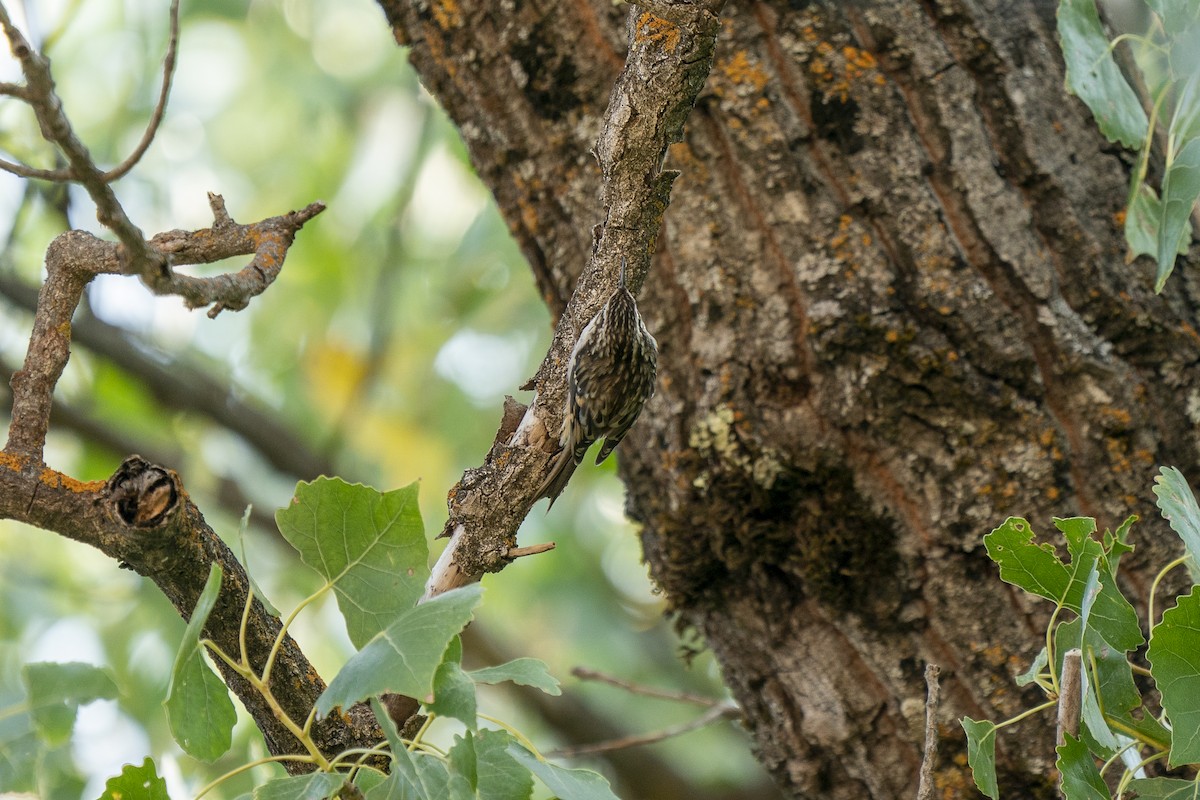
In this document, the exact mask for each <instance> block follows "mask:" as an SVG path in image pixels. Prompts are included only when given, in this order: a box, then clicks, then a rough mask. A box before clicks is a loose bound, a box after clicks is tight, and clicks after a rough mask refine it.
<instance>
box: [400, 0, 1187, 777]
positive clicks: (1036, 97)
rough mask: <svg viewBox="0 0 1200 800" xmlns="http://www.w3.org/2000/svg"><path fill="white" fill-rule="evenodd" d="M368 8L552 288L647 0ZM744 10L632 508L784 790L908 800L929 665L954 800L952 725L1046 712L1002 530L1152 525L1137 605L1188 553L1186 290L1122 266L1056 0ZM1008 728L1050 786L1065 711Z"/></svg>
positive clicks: (662, 305) (670, 245)
mask: <svg viewBox="0 0 1200 800" xmlns="http://www.w3.org/2000/svg"><path fill="white" fill-rule="evenodd" d="M382 1H383V5H384V6H385V9H386V10H387V12H388V15H389V19H390V21H391V23H392V24H393V26H394V27H395V30H396V33H397V37H398V40H399V41H401V42H404V43H406V44H409V45H411V47H412V60H413V62H414V64H415V65H416V67H417V69H418V71H419V72H420V74H421V76H422V79H423V81H424V82H425V84H426V86H428V87H429V88H430V90H431V91H432V92H433V93H434V94H435V95H436V96H437V97H438V98H439V99H440V100H441V102H442V103H443V104H444V105H445V106H446V108H447V109H448V111H449V113H450V115H451V116H452V117H453V118H454V119H455V121H456V122H457V123H458V124H459V126H460V128H461V129H462V133H463V137H464V139H465V140H466V143H467V146H468V147H469V149H470V151H471V154H472V158H473V159H474V162H475V165H476V167H477V168H478V169H479V172H480V174H481V175H482V177H483V179H484V180H485V181H486V182H487V183H488V185H489V186H490V187H491V188H492V190H493V191H494V192H495V194H496V197H497V199H498V201H499V203H500V207H501V210H502V211H503V213H504V214H505V216H506V218H507V219H508V220H509V225H510V227H511V229H512V231H513V234H514V236H515V237H516V238H517V240H518V241H519V242H520V244H521V245H522V247H523V248H524V251H525V253H526V255H527V257H528V258H529V261H530V263H531V265H532V268H533V270H534V273H535V275H536V276H537V278H538V281H539V285H540V286H541V288H542V290H543V292H544V293H545V296H546V300H547V303H548V304H549V305H550V306H551V308H552V309H553V310H555V311H556V312H557V311H561V309H562V307H563V305H564V304H565V301H566V298H567V297H569V296H570V292H571V288H572V286H573V285H574V281H575V279H576V277H577V276H578V274H579V270H580V269H581V267H582V265H583V264H584V263H585V261H586V259H587V256H588V253H589V248H590V246H591V241H592V237H591V228H592V225H594V224H595V223H597V222H599V221H600V220H601V219H602V218H603V216H604V209H602V208H598V207H597V206H596V203H595V198H596V197H597V195H598V184H597V182H598V177H599V173H598V170H597V168H596V166H595V162H594V160H593V158H592V156H591V155H590V152H589V151H590V148H591V147H592V145H593V143H594V140H595V137H596V134H597V132H598V126H599V120H600V117H601V115H602V114H603V112H604V108H605V105H606V102H607V98H608V92H609V89H610V87H611V85H612V82H613V79H614V78H615V76H616V74H617V73H618V72H619V70H620V67H621V64H622V60H623V53H624V49H625V44H624V42H625V41H626V38H627V37H626V32H625V30H626V29H625V19H626V15H627V10H626V9H625V7H623V6H614V4H612V3H610V2H609V0H587V1H586V2H585V1H584V0H580V2H574V3H554V2H528V1H527V2H521V3H510V4H495V3H477V2H450V0H432V2H428V3H411V4H410V3H401V2H399V0H382ZM632 13H634V14H637V13H639V10H638V9H634V10H633V12H632ZM723 16H724V28H723V31H722V36H721V39H720V41H719V45H718V54H717V59H716V66H715V67H714V69H713V72H712V74H711V76H710V79H709V82H708V85H707V87H706V90H705V92H704V93H703V94H702V96H701V100H700V102H699V103H698V105H697V107H696V109H695V110H694V112H693V114H692V116H691V118H690V119H689V122H688V126H687V137H686V141H685V142H683V143H681V144H679V145H676V146H675V147H674V148H673V149H672V150H671V153H670V158H669V163H668V166H669V167H672V168H675V169H679V170H681V172H682V176H681V177H680V178H679V180H678V181H677V182H676V184H675V188H674V191H673V195H672V202H671V206H670V208H669V210H668V212H667V216H666V223H665V227H664V231H663V235H662V236H661V237H660V239H659V252H658V253H657V256H656V258H655V263H654V268H653V270H652V271H651V273H650V275H649V278H648V279H647V282H646V285H645V288H644V290H643V293H642V296H641V299H640V305H641V308H642V312H643V315H644V316H645V317H646V320H647V324H648V326H649V327H650V329H651V330H652V332H653V333H654V334H655V336H656V337H657V338H658V341H659V345H660V349H661V355H660V367H659V376H660V378H659V387H658V394H657V395H656V396H655V397H654V398H653V400H652V401H651V402H650V403H649V405H648V406H647V408H646V410H645V412H644V414H643V416H642V419H641V421H640V422H639V423H638V425H637V426H636V427H635V428H634V430H633V432H632V433H631V434H630V435H629V437H628V438H627V439H626V442H625V444H623V445H622V446H621V448H620V450H621V453H620V456H621V471H622V474H623V476H624V478H625V480H626V482H627V483H628V485H629V487H630V497H629V510H630V513H631V515H632V516H633V517H634V518H635V519H637V520H639V521H640V522H642V523H643V525H644V528H643V533H642V539H643V544H644V547H645V553H646V557H647V559H648V561H649V563H650V565H651V568H652V571H653V575H654V577H655V579H656V580H657V581H658V583H659V584H660V585H661V586H662V587H663V589H664V590H665V591H666V593H667V596H668V597H669V598H670V601H671V603H672V606H673V608H674V609H675V610H676V611H678V612H679V614H680V618H681V620H682V621H683V623H685V624H686V625H688V626H692V627H694V628H695V629H697V630H698V631H699V632H701V633H702V634H703V635H704V637H705V639H706V640H707V642H708V645H709V646H710V647H711V648H712V649H713V651H714V652H715V653H716V655H717V656H718V658H719V659H720V662H721V664H722V666H723V668H724V670H725V675H726V678H727V680H728V682H729V685H730V687H731V689H732V690H733V692H734V694H735V696H736V698H737V699H738V701H739V702H740V703H741V704H742V706H743V708H744V709H745V713H746V720H747V727H748V728H749V730H750V732H751V734H752V736H753V739H754V741H755V744H756V749H757V753H758V756H759V758H760V759H761V760H762V762H763V763H764V764H765V765H766V766H767V767H768V768H769V769H770V770H771V771H772V773H773V774H774V775H775V777H776V779H777V780H778V781H779V783H780V785H781V786H782V787H783V788H784V789H785V791H787V792H789V793H790V794H792V795H794V796H797V797H814V798H816V797H820V798H856V799H857V798H864V797H872V798H892V797H905V796H912V795H913V794H914V793H915V787H916V775H917V770H918V767H919V764H920V759H921V751H920V748H921V739H922V722H923V719H922V714H923V703H922V701H923V697H924V689H925V687H924V683H923V679H922V670H923V666H924V664H925V662H929V661H931V662H934V663H937V664H938V665H940V666H941V668H942V676H943V677H942V698H943V700H942V708H941V718H940V723H941V732H942V735H943V738H944V741H943V746H942V750H941V758H940V760H939V763H938V766H937V770H936V779H937V784H938V786H939V787H940V788H941V789H942V790H943V791H944V792H949V793H951V794H959V793H961V792H967V791H968V789H969V787H970V786H971V778H970V775H969V773H968V771H967V769H966V767H965V766H964V761H965V759H963V758H961V757H960V756H961V754H962V753H963V752H964V750H965V746H964V743H963V740H962V735H961V730H960V729H959V728H958V726H957V723H956V719H957V718H958V717H959V716H961V715H963V714H968V715H971V716H973V717H976V718H983V717H988V718H993V719H999V718H1004V717H1006V716H1009V715H1011V714H1013V713H1015V712H1016V711H1018V710H1019V709H1022V708H1024V707H1027V706H1028V705H1031V704H1032V703H1033V702H1034V701H1035V700H1036V699H1037V697H1036V695H1035V694H1032V693H1031V692H1026V693H1020V692H1017V691H1015V689H1014V684H1013V682H1012V676H1013V675H1014V674H1015V673H1017V672H1020V671H1023V669H1024V668H1025V667H1026V666H1027V665H1028V663H1029V661H1030V660H1031V659H1032V657H1033V656H1034V655H1035V654H1036V652H1037V650H1038V649H1039V647H1040V645H1041V639H1040V636H1041V630H1042V626H1043V625H1044V623H1045V617H1044V609H1043V608H1041V607H1038V606H1037V605H1036V604H1032V603H1028V602H1027V601H1026V598H1025V597H1024V596H1023V595H1022V594H1020V593H1019V592H1016V591H1012V590H1010V589H1008V588H1006V587H1005V586H1004V585H1003V584H1001V583H1000V581H999V579H998V578H997V576H996V571H995V569H994V568H993V566H992V565H991V563H990V562H989V561H988V560H987V558H986V555H985V553H984V548H983V545H982V542H981V537H982V535H983V534H984V533H986V532H987V531H988V530H990V529H991V528H993V527H995V526H996V525H998V524H999V523H1000V522H1002V521H1003V519H1004V518H1005V517H1006V516H1008V515H1020V516H1025V517H1028V518H1029V519H1030V520H1031V521H1032V522H1033V523H1034V526H1035V529H1049V528H1050V524H1049V519H1050V518H1051V517H1052V516H1071V515H1074V514H1084V515H1089V516H1096V517H1097V518H1098V520H1099V523H1100V525H1101V526H1102V527H1103V526H1111V527H1115V526H1116V525H1117V524H1119V523H1120V522H1121V521H1122V520H1123V519H1124V518H1125V517H1126V516H1127V515H1129V514H1132V513H1137V514H1139V515H1141V517H1142V519H1143V522H1142V523H1141V524H1140V525H1139V526H1137V527H1135V533H1134V536H1133V540H1134V542H1135V543H1136V544H1137V545H1138V550H1137V552H1136V553H1135V554H1133V556H1131V557H1129V558H1128V559H1127V560H1126V561H1125V562H1123V564H1127V571H1126V574H1125V576H1124V578H1125V580H1126V582H1127V585H1126V586H1125V587H1124V588H1125V589H1126V591H1127V592H1128V593H1130V594H1131V595H1133V596H1136V597H1138V598H1142V599H1144V598H1145V596H1146V590H1147V588H1148V585H1149V579H1148V578H1149V576H1152V575H1153V571H1154V570H1155V569H1156V568H1157V567H1158V566H1161V565H1162V564H1163V563H1165V561H1166V560H1167V559H1168V558H1170V557H1172V556H1173V555H1174V553H1175V551H1176V549H1177V548H1176V545H1175V543H1174V540H1173V537H1172V536H1171V535H1170V534H1169V532H1168V531H1167V529H1166V526H1165V524H1163V523H1162V522H1161V521H1160V520H1159V519H1158V517H1157V514H1156V512H1155V510H1154V508H1153V505H1152V500H1153V496H1152V494H1151V492H1150V486H1151V482H1152V479H1153V476H1154V474H1155V471H1156V467H1157V465H1159V464H1174V465H1177V466H1179V467H1180V468H1181V469H1182V470H1183V471H1184V473H1185V474H1188V475H1191V476H1192V477H1195V476H1197V475H1200V467H1198V463H1197V462H1198V460H1200V459H1198V457H1197V455H1198V454H1197V440H1196V437H1195V435H1194V434H1193V433H1192V427H1193V424H1194V422H1195V418H1196V417H1197V416H1198V415H1200V379H1198V373H1197V372H1196V371H1195V370H1192V369H1189V366H1190V365H1192V364H1193V363H1195V362H1196V360H1197V358H1198V357H1200V336H1198V335H1197V333H1196V325H1197V323H1196V312H1195V309H1196V308H1197V299H1198V298H1197V294H1198V292H1197V285H1196V281H1195V278H1194V275H1193V274H1192V272H1191V270H1190V269H1189V267H1188V265H1187V264H1183V265H1181V267H1180V269H1178V270H1177V271H1176V275H1175V277H1173V278H1172V279H1171V281H1170V282H1169V283H1168V285H1167V290H1166V291H1165V292H1164V294H1163V295H1161V296H1156V295H1154V294H1153V292H1152V291H1151V283H1152V269H1151V268H1150V267H1149V266H1147V265H1146V264H1143V263H1141V262H1138V263H1136V264H1134V265H1131V266H1129V265H1125V264H1124V263H1123V257H1124V252H1125V248H1124V244H1123V240H1122V236H1121V216H1120V212H1121V208H1122V203H1123V200H1124V196H1125V191H1126V185H1127V181H1128V175H1129V159H1128V158H1126V157H1125V156H1124V155H1122V153H1121V152H1120V151H1119V149H1118V148H1116V147H1115V146H1112V145H1109V144H1107V143H1106V142H1105V141H1104V139H1103V137H1102V136H1101V135H1100V134H1099V133H1098V132H1097V131H1096V129H1095V124H1094V122H1093V120H1092V118H1091V116H1090V115H1089V113H1088V112H1087V110H1086V108H1085V107H1084V106H1083V105H1082V104H1081V103H1080V102H1079V101H1078V100H1076V99H1075V98H1073V97H1071V96H1069V95H1067V94H1066V93H1065V91H1064V89H1063V77H1064V75H1063V65H1062V60H1061V57H1060V55H1059V52H1058V47H1057V43H1056V41H1055V34H1054V19H1053V8H1052V7H1051V6H1050V4H1049V3H1046V2H1041V1H1040V0H1015V1H1013V2H999V0H974V1H971V0H925V1H924V2H916V0H911V1H910V0H892V2H876V3H867V2H852V3H839V2H833V1H832V0H827V2H802V1H794V2H791V3H786V2H775V3H730V4H729V6H728V7H727V8H726V9H725V12H724V15H723ZM1193 253H1194V251H1193ZM1193 261H1194V258H1193ZM1018 730H1019V731H1020V732H1019V733H1018V734H1016V735H1012V734H1010V733H1009V732H1008V731H1007V730H1006V731H1005V732H1004V733H1002V734H1001V736H1000V739H999V753H1000V758H1001V778H1000V782H1001V786H1002V787H1003V788H1004V789H1005V790H1006V792H1011V793H1013V794H1014V795H1016V796H1024V797H1038V796H1051V794H1052V792H1053V776H1052V775H1051V769H1052V763H1053V750H1052V748H1053V722H1052V721H1051V720H1050V719H1049V718H1045V719H1035V720H1032V721H1027V722H1026V723H1025V724H1024V725H1022V726H1019V728H1018Z"/></svg>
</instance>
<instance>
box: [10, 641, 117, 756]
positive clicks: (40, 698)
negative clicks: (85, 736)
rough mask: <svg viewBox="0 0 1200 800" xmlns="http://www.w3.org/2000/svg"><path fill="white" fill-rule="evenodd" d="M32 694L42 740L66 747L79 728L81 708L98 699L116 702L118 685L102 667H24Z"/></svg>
mask: <svg viewBox="0 0 1200 800" xmlns="http://www.w3.org/2000/svg"><path fill="white" fill-rule="evenodd" d="M21 679H22V680H23V681H24V683H25V688H26V690H27V691H28V693H29V715H30V717H32V718H33V725H34V728H35V729H36V730H37V732H38V736H40V737H41V739H42V741H44V742H45V743H46V744H48V745H50V746H51V747H58V746H59V745H62V744H65V743H66V742H67V740H68V739H70V738H71V729H72V728H74V727H75V715H76V712H78V711H79V707H80V706H82V705H86V704H88V703H91V702H93V701H95V700H112V699H114V698H115V697H116V696H117V684H116V683H114V682H113V679H112V676H111V675H109V674H108V672H107V671H106V670H104V669H101V668H100V667H96V666H93V665H91V664H82V663H79V662H69V663H62V664H59V663H52V662H38V663H34V664H26V665H25V666H24V667H22V668H21Z"/></svg>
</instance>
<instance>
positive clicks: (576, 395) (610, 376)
mask: <svg viewBox="0 0 1200 800" xmlns="http://www.w3.org/2000/svg"><path fill="white" fill-rule="evenodd" d="M625 271H626V261H625V258H624V256H622V257H621V273H620V276H619V277H618V279H617V288H616V290H615V291H614V292H613V293H612V295H611V296H610V297H609V298H608V301H607V302H605V304H604V305H603V306H602V307H601V309H600V310H599V311H598V312H596V315H595V316H594V317H592V319H591V320H590V321H589V322H588V324H587V325H586V326H584V329H583V332H582V333H580V334H579V339H578V341H576V342H575V347H574V348H572V349H571V357H570V360H569V361H568V362H567V398H566V402H565V404H564V406H563V422H562V430H561V432H560V433H559V437H558V441H559V444H560V445H561V447H562V450H561V451H560V452H559V454H558V456H557V459H556V460H555V462H554V466H553V467H552V468H551V470H550V473H549V474H548V475H547V476H546V479H545V480H544V481H543V482H542V485H541V487H540V488H539V490H538V493H537V495H536V498H537V499H540V498H543V497H549V498H550V506H553V505H554V501H555V500H556V499H558V496H559V494H561V493H562V490H563V489H564V488H566V485H567V482H568V481H569V480H570V479H571V475H572V474H573V473H574V472H575V467H577V466H579V463H580V462H581V461H582V460H583V456H584V454H585V453H587V449H588V448H589V447H591V445H592V443H593V442H596V441H597V440H599V439H604V444H603V445H602V446H601V447H600V453H599V454H598V455H597V456H596V463H597V464H600V463H602V462H603V461H604V459H606V458H608V456H609V454H610V453H612V451H613V449H614V448H615V447H616V446H617V445H618V444H620V443H621V439H622V438H624V436H625V434H626V433H628V431H629V428H630V427H631V426H632V425H633V423H634V422H635V421H636V420H637V418H638V415H639V414H641V413H642V407H643V406H644V405H645V404H646V401H647V400H649V399H650V398H651V397H652V396H653V395H654V385H655V378H656V376H657V374H658V342H656V341H655V340H654V337H653V336H651V335H650V331H648V330H647V329H646V323H644V322H643V321H642V315H641V314H640V313H639V312H638V306H637V300H635V299H634V297H633V293H632V292H630V291H629V287H628V286H626V284H625ZM550 506H548V507H547V510H549V507H550Z"/></svg>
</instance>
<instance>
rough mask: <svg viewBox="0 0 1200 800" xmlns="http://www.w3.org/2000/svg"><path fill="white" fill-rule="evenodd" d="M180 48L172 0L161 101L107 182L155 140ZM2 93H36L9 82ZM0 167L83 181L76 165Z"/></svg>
mask: <svg viewBox="0 0 1200 800" xmlns="http://www.w3.org/2000/svg"><path fill="white" fill-rule="evenodd" d="M178 50H179V0H172V2H171V11H170V33H169V35H168V39H167V54H166V56H164V57H163V76H162V85H161V86H160V88H159V92H158V100H157V101H156V102H155V104H154V110H153V111H152V112H151V114H150V120H149V122H148V123H147V124H146V130H145V131H144V132H143V133H142V138H141V141H139V142H138V145H137V147H135V148H134V149H133V152H132V153H130V154H129V156H128V157H127V158H126V159H125V160H124V161H122V162H121V163H120V164H118V165H117V166H115V167H113V168H112V169H110V170H108V171H107V172H105V173H103V174H102V175H101V179H102V180H103V181H104V182H105V183H112V182H113V181H116V180H119V179H120V178H123V177H124V176H125V175H126V174H127V173H128V172H129V170H131V169H133V167H134V166H136V165H137V163H138V162H139V161H141V160H142V156H144V155H145V154H146V151H147V150H148V149H150V144H151V143H152V142H153V141H154V137H155V135H156V134H157V133H158V127H159V125H160V124H162V120H163V115H164V114H165V113H166V110H167V100H168V99H169V98H170V96H171V80H172V78H173V77H174V75H175V63H176V60H177V56H178ZM0 94H6V95H10V96H12V97H17V98H20V99H22V100H25V101H26V102H29V103H32V102H33V99H34V98H33V95H32V94H31V93H30V92H29V90H28V89H27V88H26V87H24V86H20V85H18V84H11V83H5V84H0ZM0 169H2V170H4V171H5V172H11V173H12V174H14V175H18V176H20V177H22V178H32V179H35V180H42V181H51V182H54V183H64V182H67V181H78V180H82V177H83V176H81V175H80V174H78V173H77V172H76V171H75V170H74V168H72V167H65V168H61V169H39V168H37V167H30V166H28V165H26V164H17V163H14V162H12V161H6V160H4V159H0Z"/></svg>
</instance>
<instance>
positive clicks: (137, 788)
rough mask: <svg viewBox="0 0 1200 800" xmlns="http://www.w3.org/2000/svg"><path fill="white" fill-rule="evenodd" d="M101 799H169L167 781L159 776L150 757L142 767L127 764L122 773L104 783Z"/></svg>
mask: <svg viewBox="0 0 1200 800" xmlns="http://www.w3.org/2000/svg"><path fill="white" fill-rule="evenodd" d="M100 800H169V795H168V794H167V782H166V781H165V780H163V779H162V778H160V777H158V773H157V772H156V771H155V769H154V761H153V760H152V759H150V758H149V757H147V758H146V760H145V761H143V762H142V765H141V766H140V767H135V766H133V765H132V764H126V765H125V767H124V768H123V769H122V770H121V774H120V775H117V776H114V777H112V778H109V779H108V780H107V781H106V782H105V784H104V794H102V795H100Z"/></svg>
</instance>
